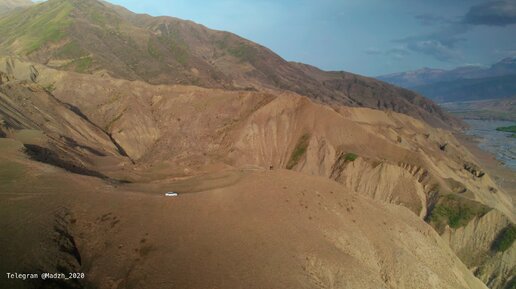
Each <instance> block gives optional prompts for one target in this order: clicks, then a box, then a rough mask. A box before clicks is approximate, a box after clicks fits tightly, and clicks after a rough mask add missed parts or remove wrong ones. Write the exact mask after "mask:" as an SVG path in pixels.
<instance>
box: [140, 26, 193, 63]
mask: <svg viewBox="0 0 516 289" xmlns="http://www.w3.org/2000/svg"><path fill="white" fill-rule="evenodd" d="M158 40H159V41H161V43H163V44H164V45H165V47H166V48H167V49H168V51H170V52H171V54H172V56H173V57H174V59H175V60H176V61H177V62H179V64H181V65H183V66H185V65H187V64H188V61H189V59H190V52H189V49H188V46H187V45H186V44H185V43H184V41H183V40H182V39H181V37H180V36H179V33H177V32H170V35H167V36H160V37H158ZM149 53H150V51H149Z"/></svg>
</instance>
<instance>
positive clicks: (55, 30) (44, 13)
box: [0, 0, 73, 54]
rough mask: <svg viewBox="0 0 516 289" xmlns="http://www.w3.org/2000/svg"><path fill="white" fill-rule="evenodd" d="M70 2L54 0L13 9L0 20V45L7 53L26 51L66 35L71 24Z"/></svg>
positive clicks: (71, 8) (29, 51)
mask: <svg viewBox="0 0 516 289" xmlns="http://www.w3.org/2000/svg"><path fill="white" fill-rule="evenodd" d="M72 10H73V5H72V4H71V3H70V2H68V1H60V0H54V1H52V0H51V1H49V3H46V4H45V5H43V4H39V5H36V6H34V7H32V8H30V9H25V10H19V11H15V12H13V13H11V14H9V15H7V16H6V17H4V18H2V19H0V35H2V36H3V38H4V39H3V41H2V46H3V48H4V49H7V50H9V51H11V52H15V53H19V54H30V53H32V52H34V51H36V50H38V49H39V48H41V47H42V46H43V45H44V44H46V43H48V42H56V41H59V40H60V39H62V38H63V37H64V36H65V35H66V29H67V28H68V27H69V26H70V24H71V19H70V12H71V11H72Z"/></svg>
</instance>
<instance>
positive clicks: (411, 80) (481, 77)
mask: <svg viewBox="0 0 516 289" xmlns="http://www.w3.org/2000/svg"><path fill="white" fill-rule="evenodd" d="M377 78H378V79H380V80H383V81H386V82H389V83H392V84H394V85H399V86H401V87H405V88H408V89H412V90H414V91H417V92H419V93H421V94H423V95H425V96H427V97H430V98H432V99H433V100H435V101H438V102H453V101H471V100H482V99H491V98H503V97H510V96H513V95H515V94H516V85H515V83H516V57H509V58H505V59H502V60H501V61H499V62H497V63H495V64H493V65H491V66H490V67H481V66H464V67H459V68H455V69H452V70H442V69H430V68H423V69H420V70H416V71H410V72H402V73H394V74H389V75H384V76H379V77H377Z"/></svg>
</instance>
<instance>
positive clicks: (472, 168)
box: [464, 162, 485, 178]
mask: <svg viewBox="0 0 516 289" xmlns="http://www.w3.org/2000/svg"><path fill="white" fill-rule="evenodd" d="M464 169H465V170H466V171H468V172H470V173H471V174H472V175H474V176H475V177H477V178H481V177H483V176H484V175H485V173H484V172H483V171H482V170H481V169H480V167H478V166H477V165H475V164H473V163H470V162H466V163H464Z"/></svg>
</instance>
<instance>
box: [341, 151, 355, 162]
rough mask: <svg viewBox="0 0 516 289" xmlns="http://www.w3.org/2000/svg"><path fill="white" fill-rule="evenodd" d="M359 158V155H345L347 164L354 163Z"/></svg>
mask: <svg viewBox="0 0 516 289" xmlns="http://www.w3.org/2000/svg"><path fill="white" fill-rule="evenodd" d="M357 158H358V155H357V154H355V153H347V154H346V155H344V160H345V161H347V162H354V161H355V160H356V159H357Z"/></svg>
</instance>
